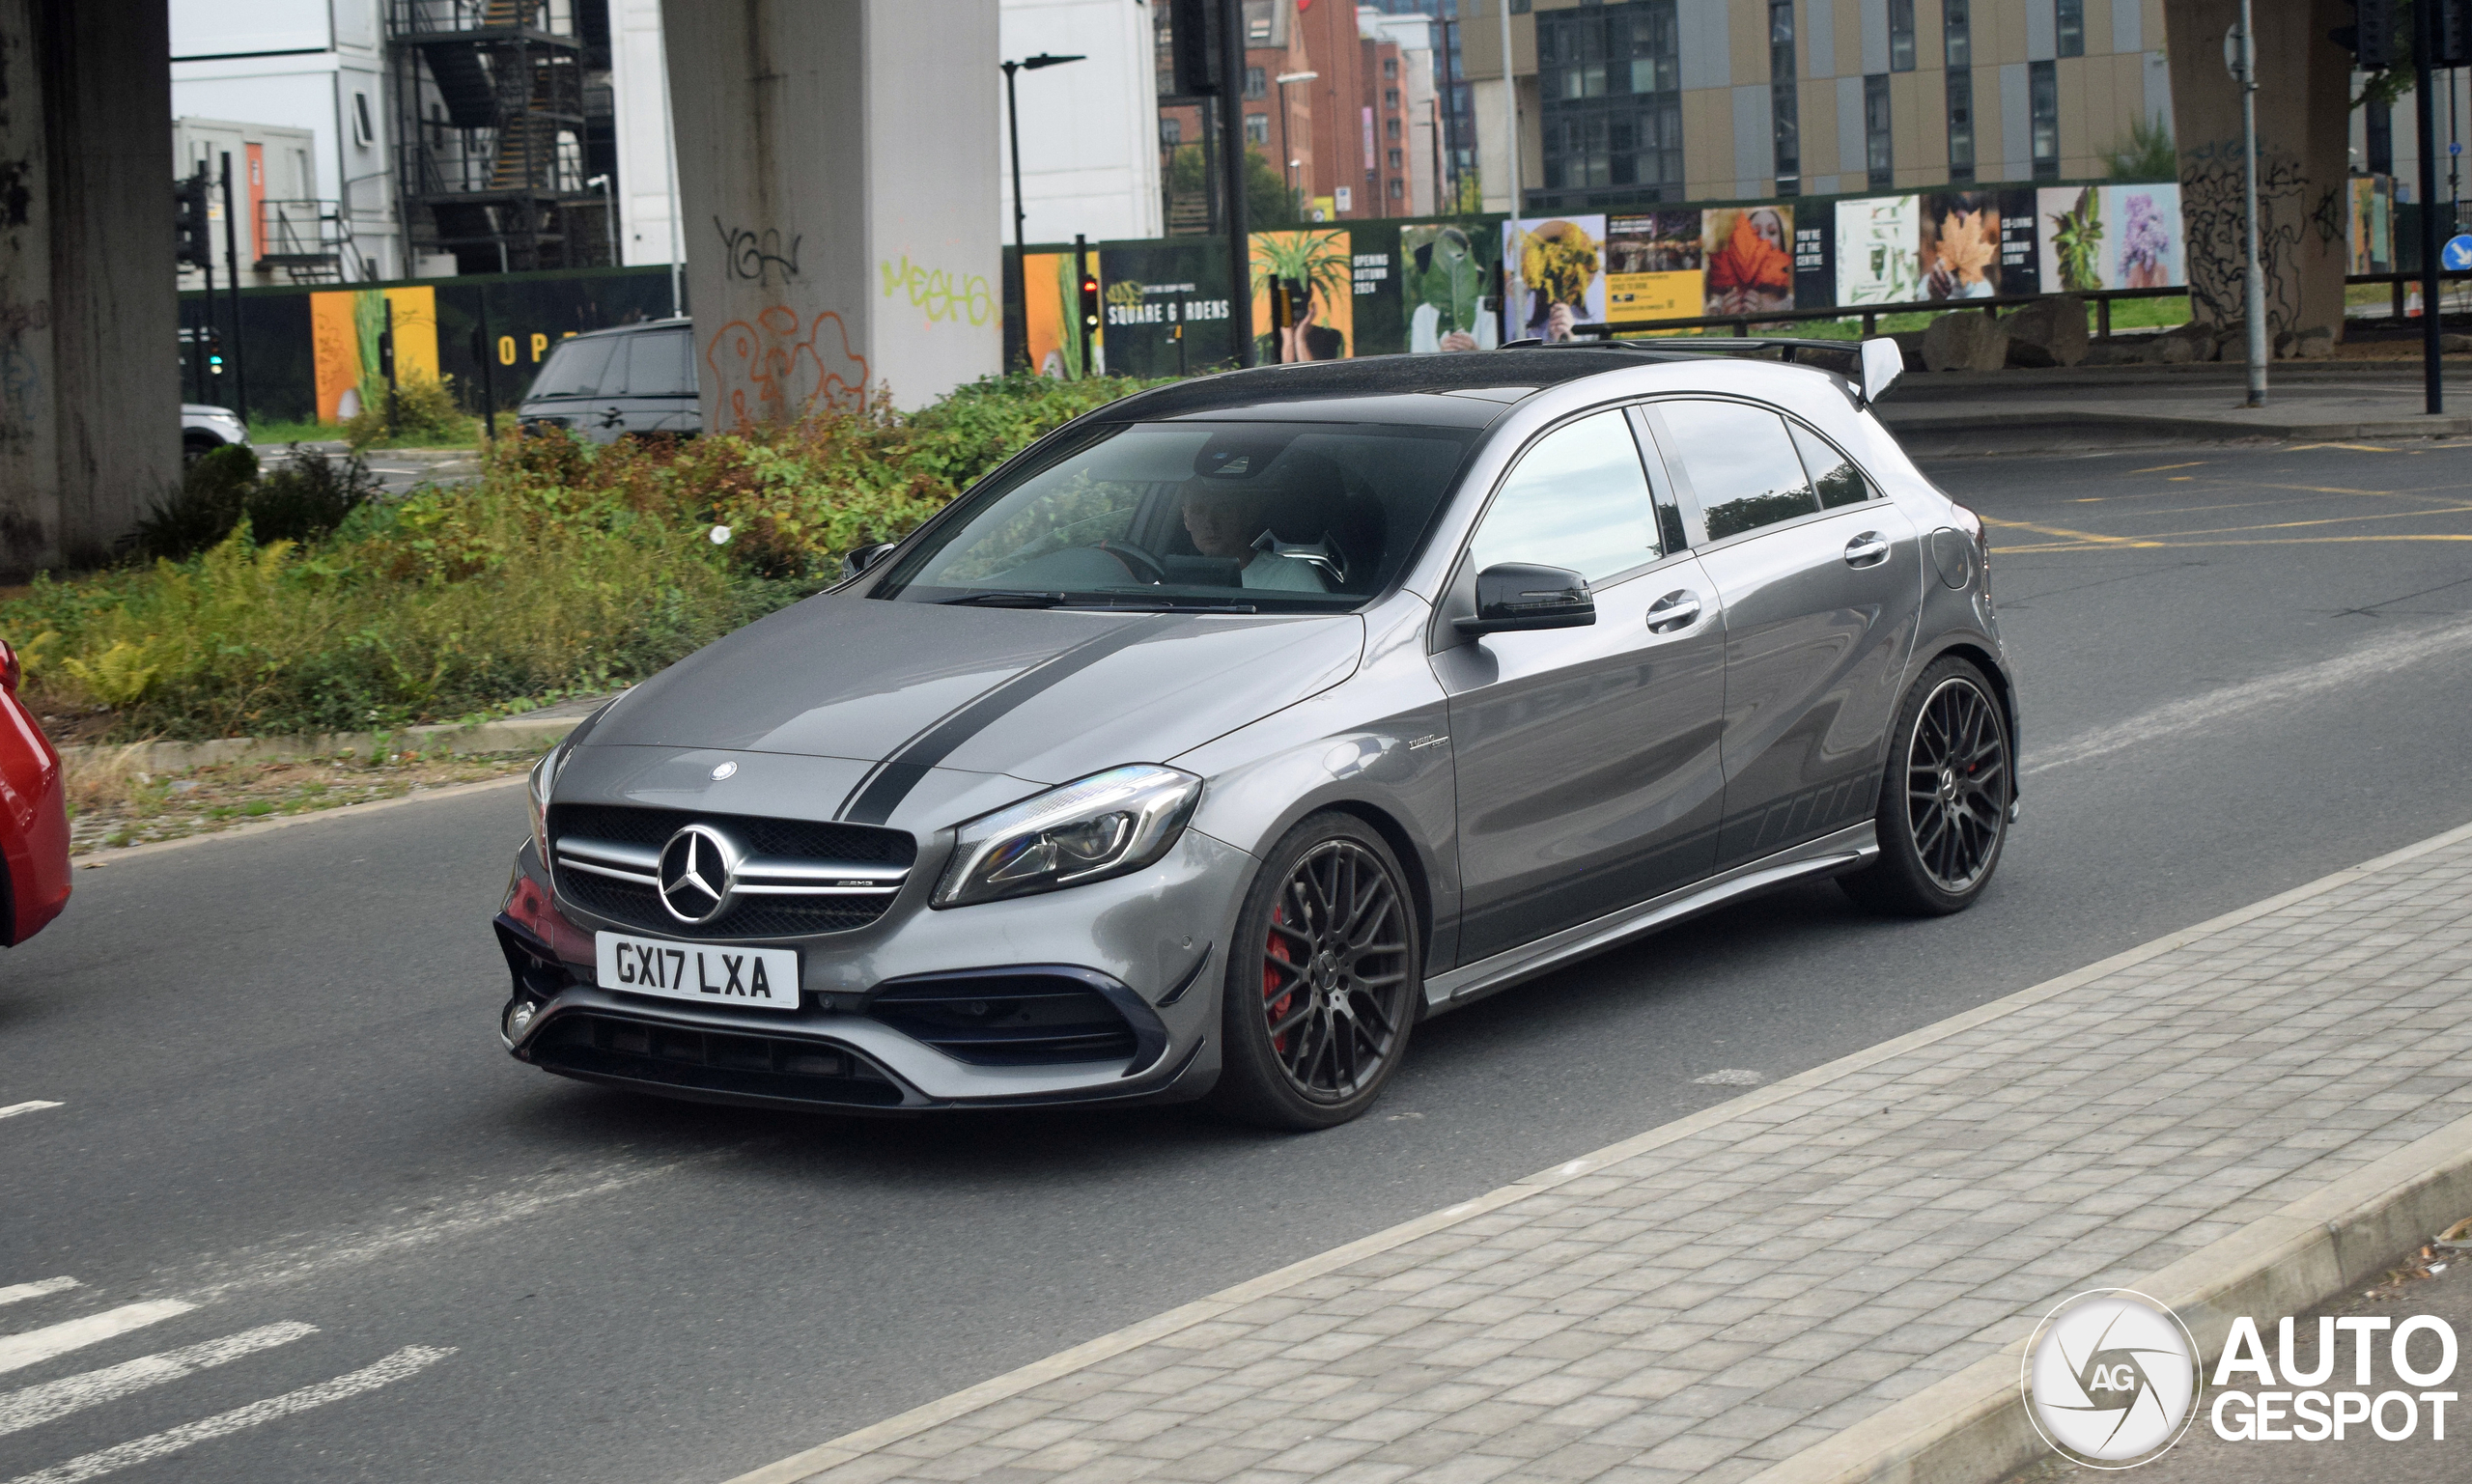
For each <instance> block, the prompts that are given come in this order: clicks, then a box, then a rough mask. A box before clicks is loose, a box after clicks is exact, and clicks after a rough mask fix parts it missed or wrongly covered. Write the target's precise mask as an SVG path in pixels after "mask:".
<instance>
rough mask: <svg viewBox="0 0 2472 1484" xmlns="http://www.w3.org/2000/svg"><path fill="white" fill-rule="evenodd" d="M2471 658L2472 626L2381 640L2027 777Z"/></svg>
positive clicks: (2065, 755) (2153, 717)
mask: <svg viewBox="0 0 2472 1484" xmlns="http://www.w3.org/2000/svg"><path fill="white" fill-rule="evenodd" d="M2467 653H2472V623H2453V624H2447V625H2444V626H2442V627H2440V628H2436V629H2424V630H2418V631H2417V632H2410V633H2395V634H2389V635H2387V636H2385V637H2383V638H2378V639H2373V640H2371V641H2370V642H2369V643H2367V644H2363V645H2361V646H2360V647H2359V648H2357V649H2354V650H2352V651H2350V652H2349V653H2348V654H2342V655H2336V656H2334V657H2332V658H2326V659H2320V660H2318V661H2316V662H2315V663H2312V664H2304V665H2301V666H2298V667H2297V668H2294V669H2290V670H2286V671H2284V672H2283V673H2282V674H2280V675H2267V676H2262V677H2261V678H2259V679H2257V680H2252V681H2243V682H2241V683H2240V684H2239V685H2236V686H2223V687H2221V688H2219V689H2215V690H2209V691H2206V692H2205V694H2203V695H2194V696H2190V697H2189V698H2187V699H2186V700H2180V701H2172V702H2168V703H2166V704H2164V705H2162V706H2157V707H2155V708H2153V709H2152V710H2150V711H2147V712H2142V713H2140V714H2137V715H2134V716H2131V717H2130V718H2128V719H2127V720H2126V721H2120V722H2115V723H2113V724H2112V725H2110V726H2100V727H2095V728H2093V730H2091V731H2086V732H2080V733H2078V734H2077V735H2076V736H2074V737H2071V738H2068V739H2067V740H2065V741H2064V742H2061V743H2059V744H2058V745H2057V746H2054V747H2050V748H2047V749H2043V750H2040V751H2038V752H2037V753H2036V755H2035V760H2034V762H2032V763H2030V764H2028V765H2027V766H2026V767H2025V768H2023V769H2021V770H2019V771H2020V772H2022V773H2023V774H2024V775H2025V776H2027V777H2033V776H2034V775H2035V774H2036V773H2041V772H2049V771H2051V770H2053V769H2055V768H2068V767H2071V766H2073V765H2075V764H2078V763H2090V762H2093V760H2094V759H2096V758H2099V757H2108V756H2109V755H2111V754H2112V753H2115V752H2121V751H2125V750H2126V749H2128V748H2130V747H2134V746H2138V745H2141V744H2143V743H2147V742H2157V741H2160V740H2162V739H2165V738H2168V737H2171V736H2174V735H2175V734H2178V733H2186V732H2204V731H2210V730H2212V729H2214V728H2216V727H2219V726H2221V725H2223V724H2224V723H2225V722H2227V721H2231V720H2233V719H2234V718H2236V717H2239V716H2242V715H2245V714H2248V713H2251V712H2256V711H2261V710H2264V709H2266V708H2268V707H2272V706H2281V705H2285V704H2287V703H2289V702H2292V701H2298V700H2302V699H2304V698H2306V697H2309V696H2312V695H2315V694H2317V693H2318V692H2319V691H2323V690H2334V689H2338V688H2340V687H2342V686H2350V685H2355V684H2358V683H2359V682H2361V681H2367V680H2376V679H2379V678H2381V677H2383V676H2385V675H2386V674H2388V673H2389V672H2391V671H2393V670H2395V669H2397V668H2399V667H2401V666H2403V665H2407V664H2413V663H2416V662H2418V661H2420V660H2424V659H2438V658H2448V657H2452V656H2457V655H2463V654H2467Z"/></svg>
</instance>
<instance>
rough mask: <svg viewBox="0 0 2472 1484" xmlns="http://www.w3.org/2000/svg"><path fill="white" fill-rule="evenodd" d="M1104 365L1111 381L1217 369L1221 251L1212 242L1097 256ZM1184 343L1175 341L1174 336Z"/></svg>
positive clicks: (1222, 316)
mask: <svg viewBox="0 0 2472 1484" xmlns="http://www.w3.org/2000/svg"><path fill="white" fill-rule="evenodd" d="M1099 283H1100V294H1099V296H1100V298H1101V300H1102V301H1103V302H1104V304H1105V306H1106V308H1105V312H1104V313H1105V320H1106V325H1105V328H1104V329H1103V330H1102V331H1101V334H1102V337H1103V339H1104V340H1105V342H1106V344H1107V352H1108V367H1109V369H1110V371H1113V372H1114V373H1116V374H1117V375H1118V376H1128V377H1180V376H1191V375H1193V374H1194V373H1196V372H1200V371H1203V370H1206V369H1208V368H1210V367H1213V366H1223V365H1226V364H1227V363H1228V361H1229V360H1230V358H1232V357H1233V356H1234V354H1235V348H1234V347H1232V346H1230V345H1229V344H1228V343H1227V314H1228V304H1227V252H1226V249H1225V248H1224V247H1222V246H1219V245H1218V244H1216V243H1209V242H1205V243H1202V244H1199V245H1193V244H1186V243H1176V244H1172V245H1171V244H1167V243H1153V244H1145V245H1143V246H1138V247H1108V248H1102V249H1101V250H1100V252H1099ZM1179 325H1181V326H1183V328H1184V332H1185V333H1184V337H1183V339H1182V341H1181V343H1180V342H1179V340H1178V338H1177V335H1176V330H1177V327H1178V326H1179Z"/></svg>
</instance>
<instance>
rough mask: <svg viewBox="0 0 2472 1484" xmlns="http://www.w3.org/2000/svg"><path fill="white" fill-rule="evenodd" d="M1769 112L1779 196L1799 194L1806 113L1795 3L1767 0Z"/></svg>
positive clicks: (1792, 0) (1791, 1)
mask: <svg viewBox="0 0 2472 1484" xmlns="http://www.w3.org/2000/svg"><path fill="white" fill-rule="evenodd" d="M1768 113H1769V119H1770V125H1771V127H1772V128H1773V130H1774V131H1775V134H1776V145H1777V194H1779V195H1781V196H1793V195H1799V194H1801V193H1802V184H1803V110H1802V102H1801V94H1800V92H1799V90H1798V89H1797V88H1796V87H1795V84H1794V0H1768Z"/></svg>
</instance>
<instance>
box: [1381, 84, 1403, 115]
mask: <svg viewBox="0 0 2472 1484" xmlns="http://www.w3.org/2000/svg"><path fill="white" fill-rule="evenodd" d="M1382 106H1383V107H1385V108H1388V109H1390V110H1391V112H1393V113H1396V112H1398V111H1399V90H1398V89H1396V88H1385V89H1383V90H1382Z"/></svg>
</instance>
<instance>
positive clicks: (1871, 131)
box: [1863, 72, 1896, 190]
mask: <svg viewBox="0 0 2472 1484" xmlns="http://www.w3.org/2000/svg"><path fill="white" fill-rule="evenodd" d="M1863 163H1864V166H1865V168H1866V169H1867V170H1868V172H1869V176H1870V186H1871V189H1873V190H1886V189H1888V188H1889V187H1890V186H1892V185H1894V184H1896V150H1895V148H1894V147H1893V145H1892V143H1891V140H1890V137H1889V76H1888V73H1886V72H1873V73H1872V74H1871V75H1870V76H1868V77H1866V78H1864V79H1863Z"/></svg>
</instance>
